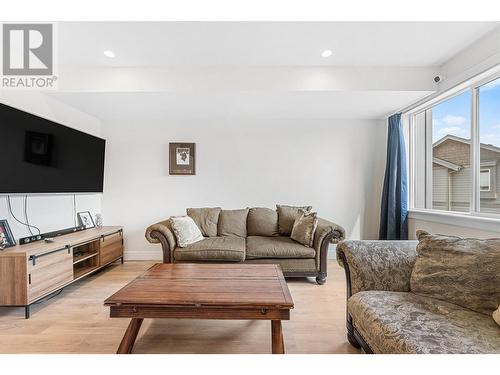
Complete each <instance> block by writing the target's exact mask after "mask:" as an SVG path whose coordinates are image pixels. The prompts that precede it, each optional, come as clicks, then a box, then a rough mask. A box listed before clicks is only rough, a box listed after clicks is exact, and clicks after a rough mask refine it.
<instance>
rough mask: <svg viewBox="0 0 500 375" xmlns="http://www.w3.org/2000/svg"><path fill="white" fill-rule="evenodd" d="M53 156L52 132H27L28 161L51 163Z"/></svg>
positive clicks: (25, 157) (26, 157)
mask: <svg viewBox="0 0 500 375" xmlns="http://www.w3.org/2000/svg"><path fill="white" fill-rule="evenodd" d="M51 156H52V136H51V135H50V134H44V133H36V132H30V131H27V132H26V145H25V149H24V159H25V161H27V162H28V163H33V164H38V165H50V164H51V161H52V160H51Z"/></svg>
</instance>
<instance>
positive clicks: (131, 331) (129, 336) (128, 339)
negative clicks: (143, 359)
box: [116, 318, 144, 354]
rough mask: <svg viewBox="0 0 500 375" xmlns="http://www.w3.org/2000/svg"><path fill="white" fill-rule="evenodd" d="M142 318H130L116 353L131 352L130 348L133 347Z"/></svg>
mask: <svg viewBox="0 0 500 375" xmlns="http://www.w3.org/2000/svg"><path fill="white" fill-rule="evenodd" d="M143 320H144V319H143V318H132V320H131V321H130V324H129V325H128V328H127V330H126V331H125V335H123V339H122V342H121V343H120V346H119V347H118V350H117V351H116V354H130V353H132V348H133V347H134V343H135V339H136V338H137V334H138V333H139V329H140V328H141V324H142V321H143Z"/></svg>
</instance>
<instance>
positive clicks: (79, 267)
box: [0, 227, 123, 319]
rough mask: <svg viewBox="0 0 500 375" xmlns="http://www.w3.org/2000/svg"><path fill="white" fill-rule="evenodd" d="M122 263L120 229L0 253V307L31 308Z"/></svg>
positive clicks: (74, 235) (92, 231)
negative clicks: (76, 282) (65, 288)
mask: <svg viewBox="0 0 500 375" xmlns="http://www.w3.org/2000/svg"><path fill="white" fill-rule="evenodd" d="M119 259H121V261H122V263H123V229H122V227H102V228H92V229H87V230H84V231H81V232H75V233H71V234H67V235H63V236H59V237H56V238H55V239H54V241H53V242H49V243H46V242H43V241H39V242H34V243H31V244H29V245H22V246H20V245H17V246H14V247H10V248H7V249H5V250H3V251H0V306H24V307H25V313H26V319H28V318H29V315H30V305H31V304H33V303H35V302H37V301H39V300H41V299H42V298H44V297H47V296H48V295H50V294H52V293H54V292H56V291H58V290H60V289H62V288H64V287H65V286H68V285H70V284H71V283H73V282H75V281H76V280H79V279H81V278H83V277H85V276H87V275H90V274H91V273H94V272H96V271H98V270H100V269H102V268H103V267H106V266H108V265H110V264H111V263H113V262H115V261H117V260H119Z"/></svg>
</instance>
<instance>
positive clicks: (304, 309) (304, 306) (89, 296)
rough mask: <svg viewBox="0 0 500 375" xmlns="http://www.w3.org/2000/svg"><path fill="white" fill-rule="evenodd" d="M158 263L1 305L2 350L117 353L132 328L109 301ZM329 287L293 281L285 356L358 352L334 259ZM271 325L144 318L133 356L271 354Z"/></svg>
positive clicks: (129, 265)
mask: <svg viewBox="0 0 500 375" xmlns="http://www.w3.org/2000/svg"><path fill="white" fill-rule="evenodd" d="M152 264H153V262H126V263H125V264H124V265H121V264H117V265H113V266H111V267H109V268H107V269H105V270H103V271H101V272H99V273H97V274H95V275H93V276H91V277H89V278H87V279H84V280H81V281H79V282H77V283H75V284H73V285H71V286H69V287H67V288H65V289H64V290H63V291H62V293H61V294H60V295H58V296H56V297H54V298H52V299H50V300H48V301H45V302H42V303H40V304H38V305H33V306H32V315H31V318H30V319H28V320H25V319H24V309H23V308H6V307H2V308H0V353H114V352H115V351H116V348H117V346H118V344H119V343H120V340H121V338H122V336H123V333H124V332H125V329H126V328H127V325H128V323H129V320H128V319H116V318H114V319H110V318H109V309H108V308H107V307H104V306H103V301H104V299H106V298H107V297H108V296H110V295H111V294H113V293H114V292H115V291H116V290H118V289H119V288H121V287H122V286H124V285H125V284H126V283H128V282H129V281H130V280H132V279H133V278H134V277H136V276H137V275H139V274H140V273H142V272H143V271H144V270H145V269H147V268H149V267H150V266H151V265H152ZM328 266H329V270H328V274H329V276H328V279H327V283H326V284H325V285H323V286H318V285H316V284H315V283H314V282H313V281H312V279H311V280H308V279H289V280H288V285H289V288H290V291H291V293H292V297H293V299H294V302H295V308H294V309H293V310H292V312H291V320H290V321H284V322H283V331H284V339H285V349H286V352H287V353H359V351H358V350H356V349H355V348H353V347H352V346H350V345H349V343H348V342H347V339H346V334H345V280H344V272H343V270H342V269H341V268H340V267H339V266H338V265H337V263H336V262H335V261H330V262H329V265H328ZM270 325H271V324H270V322H268V321H218V320H180V319H171V320H167V319H154V320H151V319H145V320H144V323H143V325H142V328H141V331H140V333H139V336H138V338H137V341H136V344H135V346H134V353H196V354H199V353H217V354H225V353H263V354H267V353H270V352H271V328H270Z"/></svg>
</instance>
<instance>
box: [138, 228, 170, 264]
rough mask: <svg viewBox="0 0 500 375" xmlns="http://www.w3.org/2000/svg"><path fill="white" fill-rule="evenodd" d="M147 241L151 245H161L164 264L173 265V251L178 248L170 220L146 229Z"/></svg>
mask: <svg viewBox="0 0 500 375" xmlns="http://www.w3.org/2000/svg"><path fill="white" fill-rule="evenodd" d="M145 236H146V239H147V240H148V241H149V242H151V243H161V246H162V250H163V263H171V262H172V257H173V250H174V249H175V248H176V246H177V242H176V240H175V235H174V232H173V230H172V227H171V225H170V219H166V220H163V221H160V222H159V223H156V224H153V225H150V226H149V227H148V228H147V229H146V234H145Z"/></svg>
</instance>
